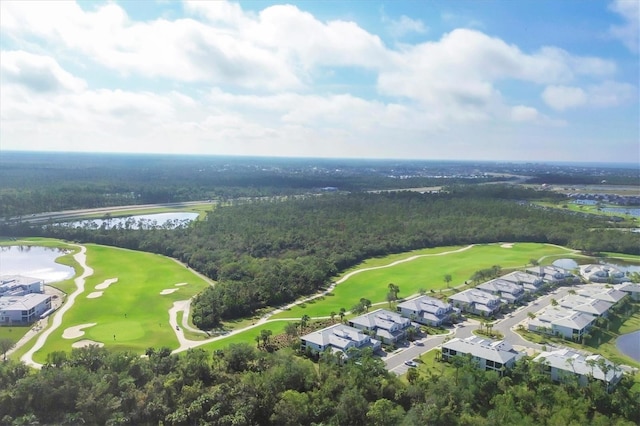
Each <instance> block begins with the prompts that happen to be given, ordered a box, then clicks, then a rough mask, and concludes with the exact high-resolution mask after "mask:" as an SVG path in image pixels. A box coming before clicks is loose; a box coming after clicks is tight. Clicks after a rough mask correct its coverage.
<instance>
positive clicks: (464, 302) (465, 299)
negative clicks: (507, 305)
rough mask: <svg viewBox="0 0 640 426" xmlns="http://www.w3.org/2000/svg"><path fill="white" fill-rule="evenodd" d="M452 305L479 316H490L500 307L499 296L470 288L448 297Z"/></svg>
mask: <svg viewBox="0 0 640 426" xmlns="http://www.w3.org/2000/svg"><path fill="white" fill-rule="evenodd" d="M449 303H451V304H452V305H453V306H454V307H456V308H459V309H462V310H463V311H465V312H469V313H472V314H476V315H481V316H485V317H488V316H491V315H493V314H495V313H496V312H498V310H499V309H500V298H499V297H497V296H494V295H492V294H491V293H488V292H486V291H482V290H478V289H475V288H471V289H469V290H464V291H461V292H460V293H456V294H454V295H452V296H450V297H449Z"/></svg>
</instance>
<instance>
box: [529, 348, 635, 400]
mask: <svg viewBox="0 0 640 426" xmlns="http://www.w3.org/2000/svg"><path fill="white" fill-rule="evenodd" d="M533 362H538V363H541V364H543V365H544V371H545V372H546V373H547V374H549V375H550V376H551V379H553V380H555V381H563V380H566V379H568V378H570V377H572V376H576V377H577V378H578V383H580V384H581V385H582V386H585V385H586V384H587V383H588V382H589V377H592V378H594V379H595V380H600V381H602V382H604V383H605V384H606V387H607V391H610V390H612V389H613V387H614V386H615V385H616V384H617V383H618V382H619V381H620V379H621V378H622V374H623V373H622V370H621V369H619V368H616V366H615V365H614V364H612V363H611V362H609V361H608V360H607V359H606V358H604V357H602V356H601V355H583V354H581V353H579V352H577V351H574V350H571V349H560V350H555V351H551V352H542V353H540V354H539V355H538V356H536V357H535V358H534V359H533Z"/></svg>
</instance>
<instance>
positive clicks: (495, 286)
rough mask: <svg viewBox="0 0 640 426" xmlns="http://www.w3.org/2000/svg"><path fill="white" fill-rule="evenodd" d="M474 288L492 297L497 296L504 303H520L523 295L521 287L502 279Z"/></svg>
mask: <svg viewBox="0 0 640 426" xmlns="http://www.w3.org/2000/svg"><path fill="white" fill-rule="evenodd" d="M476 288H477V289H479V290H483V291H486V292H488V293H491V294H493V295H494V296H498V297H499V298H500V299H502V301H503V302H504V303H512V304H513V303H517V302H518V301H520V300H521V299H522V298H523V297H524V294H525V293H524V287H523V286H522V285H520V284H516V283H514V282H511V281H507V280H504V279H502V278H496V279H493V280H490V281H487V282H484V283H482V284H480V285H478V286H476Z"/></svg>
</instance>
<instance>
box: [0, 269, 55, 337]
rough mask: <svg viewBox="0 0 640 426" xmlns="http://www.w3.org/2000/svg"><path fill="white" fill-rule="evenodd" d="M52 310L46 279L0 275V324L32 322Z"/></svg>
mask: <svg viewBox="0 0 640 426" xmlns="http://www.w3.org/2000/svg"><path fill="white" fill-rule="evenodd" d="M51 312H52V308H51V296H50V295H46V294H44V281H42V280H39V279H37V278H29V277H24V276H18V275H10V276H7V275H3V276H1V277H0V325H26V324H31V323H33V322H35V321H37V320H39V319H40V318H43V317H45V316H47V315H49V314H50V313H51Z"/></svg>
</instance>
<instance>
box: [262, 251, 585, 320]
mask: <svg viewBox="0 0 640 426" xmlns="http://www.w3.org/2000/svg"><path fill="white" fill-rule="evenodd" d="M572 253H573V252H572V251H571V250H569V249H566V248H563V247H558V246H553V245H546V244H534V243H518V244H514V245H513V247H511V248H505V247H502V245H501V244H484V245H476V246H473V247H472V248H469V249H467V250H461V248H460V247H446V248H442V247H441V248H437V249H426V250H420V251H416V252H411V253H405V254H404V255H403V256H402V255H393V256H389V257H386V258H381V259H374V260H371V261H367V262H364V263H362V264H360V265H358V267H357V268H353V269H352V270H350V271H347V272H346V273H345V274H343V275H342V277H345V276H347V275H348V274H349V272H352V271H353V270H356V269H362V268H372V267H378V268H380V267H382V266H385V265H391V264H392V263H393V262H394V261H398V260H401V259H407V258H410V257H412V256H423V257H418V258H416V259H415V260H411V261H408V262H404V263H398V264H396V265H394V266H390V267H386V268H381V269H374V270H369V271H363V272H361V273H358V274H355V275H353V276H351V277H350V278H348V279H347V280H346V281H344V282H343V283H341V284H339V285H338V286H337V287H336V288H335V289H334V290H333V292H332V295H327V296H325V297H324V299H322V300H316V301H312V302H307V303H305V307H301V306H296V307H294V308H292V309H290V310H288V311H285V312H282V313H279V314H277V315H275V316H274V317H273V318H300V317H302V316H303V315H309V316H310V317H318V316H328V315H329V314H330V313H331V312H332V311H335V312H339V311H340V308H345V309H347V310H349V309H351V307H352V306H353V305H355V304H356V303H358V301H359V300H360V298H363V297H364V298H366V299H369V300H371V301H372V302H373V303H377V302H384V301H386V296H387V293H388V292H389V289H388V285H389V283H394V284H396V285H397V286H399V287H400V293H399V295H398V296H399V297H408V296H410V295H413V294H416V293H418V292H419V290H420V289H421V288H422V289H425V290H427V291H430V290H436V291H437V290H443V289H446V288H447V284H446V282H445V281H444V276H445V275H447V274H449V275H451V278H452V280H451V283H450V284H449V285H450V287H455V286H457V285H460V284H464V282H465V281H466V280H469V279H470V277H471V276H472V275H473V274H474V272H476V271H478V270H480V269H484V268H489V267H491V266H492V265H500V266H501V267H502V268H503V269H505V270H506V269H511V268H523V267H524V266H525V265H527V264H528V263H529V261H530V260H531V259H536V260H541V262H542V263H545V261H547V262H546V263H551V262H552V261H553V260H555V259H557V258H562V257H567V258H568V257H573V256H572ZM529 266H530V265H529Z"/></svg>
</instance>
